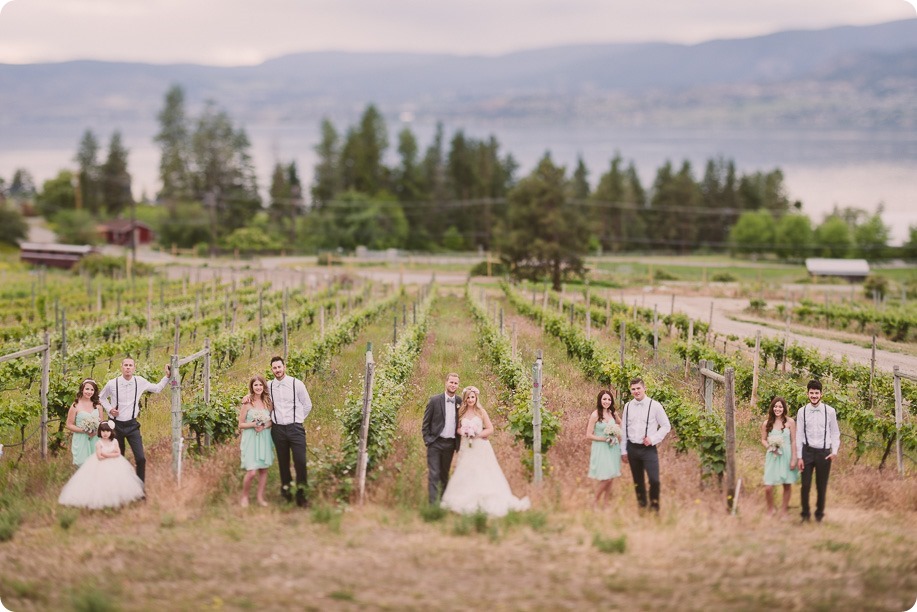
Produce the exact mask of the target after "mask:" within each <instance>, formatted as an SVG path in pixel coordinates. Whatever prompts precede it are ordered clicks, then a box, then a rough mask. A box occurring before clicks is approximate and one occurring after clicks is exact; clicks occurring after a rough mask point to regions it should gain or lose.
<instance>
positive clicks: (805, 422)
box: [796, 380, 841, 522]
mask: <svg viewBox="0 0 917 612" xmlns="http://www.w3.org/2000/svg"><path fill="white" fill-rule="evenodd" d="M821 393H822V386H821V383H820V382H819V381H817V380H810V381H809V384H808V385H806V394H807V395H808V396H809V403H808V404H806V405H805V406H803V407H802V408H800V409H799V412H797V413H796V456H797V457H799V471H800V472H802V487H801V488H800V495H801V500H802V520H803V521H804V522H806V521H808V520H809V491H810V490H811V488H812V472H813V471H814V472H815V490H816V498H815V520H816V521H818V522H821V520H822V518H824V516H825V500H826V498H827V495H828V476H830V475H831V462H832V461H833V460H834V458H835V457H837V451H838V449H839V448H840V446H841V431H840V429H838V426H837V412H836V411H835V410H834V408H832V407H831V406H829V405H828V404H826V403H824V402H823V401H821Z"/></svg>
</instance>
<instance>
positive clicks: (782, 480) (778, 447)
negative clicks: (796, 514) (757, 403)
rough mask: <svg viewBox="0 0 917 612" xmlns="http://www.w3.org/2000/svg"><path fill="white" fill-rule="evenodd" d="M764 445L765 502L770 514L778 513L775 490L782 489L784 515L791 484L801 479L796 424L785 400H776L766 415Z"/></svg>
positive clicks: (773, 400) (763, 428)
mask: <svg viewBox="0 0 917 612" xmlns="http://www.w3.org/2000/svg"><path fill="white" fill-rule="evenodd" d="M761 444H762V446H764V448H765V449H767V451H766V453H765V455H764V499H766V500H767V511H768V512H769V513H770V514H774V513H775V512H776V508H775V507H774V487H775V486H776V485H783V514H784V515H786V514H787V512H788V511H789V508H790V494H791V489H792V484H793V483H794V482H796V479H797V478H798V476H799V472H797V471H796V470H795V469H794V468H795V466H796V422H795V421H793V419H792V418H790V416H789V415H788V414H787V412H786V400H784V399H783V398H782V397H775V398H774V399H772V400H771V405H770V408H768V411H767V420H766V421H764V423H762V424H761Z"/></svg>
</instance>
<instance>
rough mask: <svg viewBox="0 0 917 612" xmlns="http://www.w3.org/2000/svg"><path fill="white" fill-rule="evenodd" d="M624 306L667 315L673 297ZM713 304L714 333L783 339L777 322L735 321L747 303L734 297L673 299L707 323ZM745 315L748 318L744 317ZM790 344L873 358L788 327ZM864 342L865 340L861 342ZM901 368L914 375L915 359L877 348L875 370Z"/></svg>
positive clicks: (632, 297) (630, 296)
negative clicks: (652, 310) (773, 325)
mask: <svg viewBox="0 0 917 612" xmlns="http://www.w3.org/2000/svg"><path fill="white" fill-rule="evenodd" d="M624 296H625V297H624V299H625V301H626V303H627V304H633V303H634V302H635V301H636V302H637V305H638V306H645V307H647V308H652V307H653V306H656V307H657V308H658V309H659V312H660V313H662V314H668V313H669V311H670V309H671V306H672V296H671V295H666V294H656V293H639V294H638V293H632V292H631V293H627V292H625V293H624ZM711 302H712V303H713V331H714V332H715V333H718V334H720V335H730V334H732V335H736V336H739V337H741V338H748V337H750V338H754V336H755V332H757V331H758V330H760V331H761V335H762V336H779V337H781V338H782V337H783V333H784V331H783V329H779V323H775V325H776V326H777V328H775V327H767V326H765V325H759V324H755V323H748V322H744V321H737V320H735V318H734V317H737V316H743V314H744V313H743V312H742V311H743V310H744V309H745V308H746V307H747V306H748V300H744V299H734V298H711V297H705V296H703V297H702V296H681V295H680V296H677V297H676V298H675V310H676V312H683V313H685V314H686V315H688V316H689V317H691V318H692V319H699V320H701V321H708V320H709V319H710V304H711ZM744 316H747V315H744ZM789 341H790V343H793V342H796V343H798V344H800V345H802V346H808V347H812V348H814V349H817V350H818V351H820V352H822V353H825V354H828V355H832V356H833V357H835V358H837V359H840V358H842V357H846V358H847V359H848V360H850V361H851V362H853V363H859V364H862V365H866V366H868V365H869V364H870V361H871V359H872V349H871V348H867V347H865V346H858V345H856V344H849V343H846V342H841V341H838V340H830V339H827V338H819V337H815V336H809V335H805V334H802V333H799V332H794V331H793V330H792V328H791V330H790V334H789ZM864 342H865V340H864ZM896 365H897V366H900V367H901V369H902V370H903V371H905V372H912V373H915V374H917V357H915V356H913V355H905V354H902V353H896V352H892V351H887V350H882V349H879V350H877V351H876V368H877V369H879V370H883V371H886V372H891V371H892V367H893V366H896Z"/></svg>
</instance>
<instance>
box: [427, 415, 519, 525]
mask: <svg viewBox="0 0 917 612" xmlns="http://www.w3.org/2000/svg"><path fill="white" fill-rule="evenodd" d="M473 419H476V420H478V421H481V417H477V416H476V417H473ZM462 420H463V421H464V420H465V419H462ZM482 428H483V424H481V426H479V427H478V431H480V430H481V429H482ZM441 505H442V507H443V508H446V509H447V510H452V511H453V512H459V513H461V514H471V513H474V512H478V511H483V512H485V513H486V514H488V515H490V516H506V514H507V513H508V512H509V511H511V510H513V511H522V510H528V509H529V508H530V507H531V502H530V501H529V498H528V497H525V498H522V499H519V498H518V497H516V496H514V495H513V492H512V490H511V489H510V488H509V482H507V480H506V476H504V475H503V470H501V469H500V464H499V463H498V462H497V456H496V455H495V454H494V449H493V447H492V446H491V445H490V441H489V440H484V439H482V438H474V439H471V438H467V437H463V438H462V445H461V448H460V449H459V454H458V464H457V465H456V467H455V473H453V474H452V477H451V478H449V484H448V485H446V490H445V491H444V492H443V498H442V502H441Z"/></svg>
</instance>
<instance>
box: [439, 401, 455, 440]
mask: <svg viewBox="0 0 917 612" xmlns="http://www.w3.org/2000/svg"><path fill="white" fill-rule="evenodd" d="M444 395H445V397H446V421H445V424H444V425H443V431H442V433H440V434H439V437H440V438H455V407H456V405H457V404H458V402H459V399H458V396H457V395H453V396H452V397H449V394H448V393H444Z"/></svg>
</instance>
